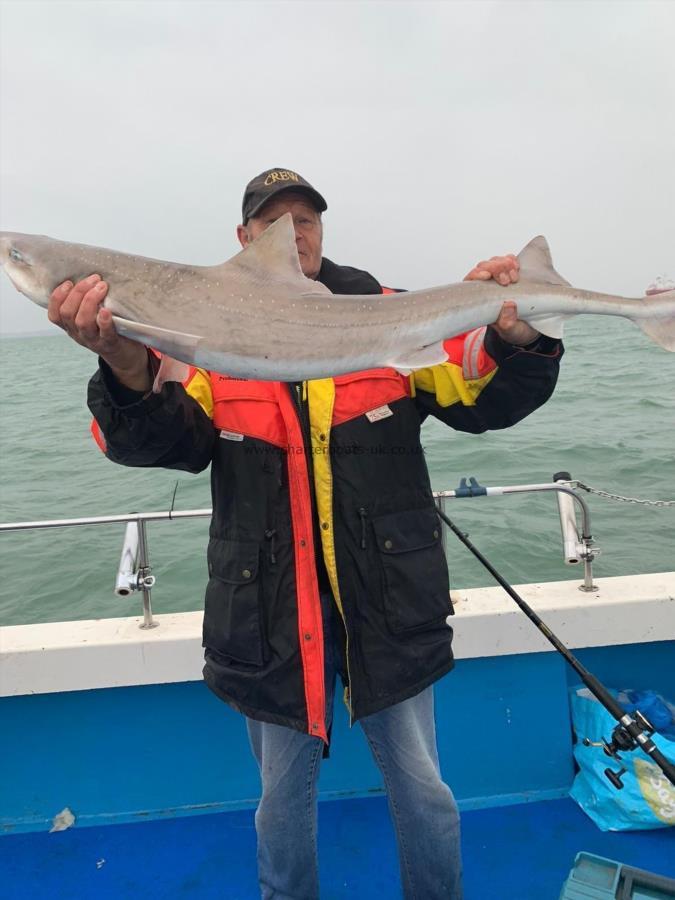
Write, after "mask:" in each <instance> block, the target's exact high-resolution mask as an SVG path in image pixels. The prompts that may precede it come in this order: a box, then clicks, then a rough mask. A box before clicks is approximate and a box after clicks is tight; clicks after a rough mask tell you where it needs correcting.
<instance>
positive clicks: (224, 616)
mask: <svg viewBox="0 0 675 900" xmlns="http://www.w3.org/2000/svg"><path fill="white" fill-rule="evenodd" d="M259 558H260V548H259V546H258V544H257V543H254V542H252V541H226V540H218V539H212V540H211V541H209V549H208V564H209V583H208V585H207V588H206V601H205V605H204V640H203V644H204V646H205V647H208V648H209V649H211V650H215V651H216V652H217V653H220V654H221V655H222V656H227V657H230V658H231V659H233V660H235V661H237V662H241V663H248V664H249V665H254V666H262V665H263V663H264V654H263V633H262V616H261V609H260V582H259V578H258V572H259Z"/></svg>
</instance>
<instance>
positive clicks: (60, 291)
mask: <svg viewBox="0 0 675 900" xmlns="http://www.w3.org/2000/svg"><path fill="white" fill-rule="evenodd" d="M72 287H73V282H72V281H64V282H63V284H60V285H59V286H58V287H56V288H54V290H53V291H52V292H51V294H50V297H49V303H48V305H47V318H48V319H49V321H50V322H52V323H53V324H54V325H60V324H61V306H62V305H63V302H64V300H65V299H66V297H67V296H68V294H69V293H70V290H71V288H72Z"/></svg>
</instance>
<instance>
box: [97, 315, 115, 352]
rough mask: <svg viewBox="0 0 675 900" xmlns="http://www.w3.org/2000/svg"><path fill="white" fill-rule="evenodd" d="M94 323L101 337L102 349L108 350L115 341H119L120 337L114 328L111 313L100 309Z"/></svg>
mask: <svg viewBox="0 0 675 900" xmlns="http://www.w3.org/2000/svg"><path fill="white" fill-rule="evenodd" d="M96 322H97V325H98V329H99V333H100V335H101V344H102V345H103V346H104V347H106V348H109V347H110V346H111V345H113V344H115V342H116V341H119V340H120V336H119V334H118V333H117V329H116V328H115V323H114V322H113V317H112V313H111V312H110V310H109V309H103V308H102V307H101V308H100V309H99V311H98V317H97V319H96Z"/></svg>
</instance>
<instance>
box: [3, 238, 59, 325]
mask: <svg viewBox="0 0 675 900" xmlns="http://www.w3.org/2000/svg"><path fill="white" fill-rule="evenodd" d="M48 241H49V239H48V238H43V237H41V236H39V235H32V234H17V233H15V232H11V231H3V232H0V265H2V267H3V269H4V270H5V272H6V273H7V277H8V278H9V280H10V281H11V282H12V284H13V285H14V287H15V288H16V289H17V291H20V292H21V293H22V294H25V295H26V297H28V298H30V299H31V300H32V301H33V302H34V303H37V304H38V305H39V306H44V307H46V306H47V304H48V303H49V295H50V294H51V292H52V290H53V289H54V288H55V287H56V283H53V282H54V277H53V263H52V260H51V259H49V258H48V257H49V256H51V254H50V251H49V248H48ZM52 253H53V251H52ZM57 283H58V282H57Z"/></svg>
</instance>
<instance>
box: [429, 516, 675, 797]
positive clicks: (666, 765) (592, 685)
mask: <svg viewBox="0 0 675 900" xmlns="http://www.w3.org/2000/svg"><path fill="white" fill-rule="evenodd" d="M436 512H437V513H438V515H439V517H440V518H441V519H442V520H443V522H445V524H446V525H447V526H448V528H449V529H450V530H451V531H452V533H453V534H455V535H456V536H457V537H458V538H459V540H460V541H461V542H462V543H463V544H464V546H465V547H467V548H468V549H469V550H470V551H471V552H472V553H473V555H474V556H475V557H476V559H477V560H479V562H480V563H482V565H483V566H485V568H486V569H487V570H488V572H489V573H490V574H491V575H492V577H493V578H495V579H496V580H497V581H498V582H499V584H500V585H501V586H502V587H503V588H504V590H505V591H506V593H507V594H508V595H509V596H510V597H511V598H512V599H513V600H515V602H516V603H517V604H518V606H519V607H520V609H521V610H522V611H523V612H524V613H525V615H526V616H527V618H528V619H529V620H530V622H532V623H533V624H534V625H536V626H537V628H538V629H539V631H541V633H542V634H543V635H544V637H545V638H546V639H547V640H548V641H549V642H550V643H551V644H553V646H554V647H555V649H556V650H557V651H558V653H560V654H561V655H562V656H563V657H564V658H565V660H566V661H567V663H569V665H570V666H571V667H572V668H573V669H574V671H575V672H576V673H577V675H578V676H579V678H581V680H582V681H583V683H584V684H585V685H586V687H587V688H588V689H589V691H590V692H591V693H592V694H593V696H594V697H596V699H597V700H599V702H600V703H601V704H602V705H603V706H604V707H605V709H606V710H607V712H609V713H610V715H611V716H612V717H613V718H614V719H616V721H617V723H618V724H617V725H616V727H615V728H614V730H613V731H612V737H611V740H610V741H606V740H604V739H603V741H602V744H601V745H600V746H602V748H603V749H604V751H605V753H606V754H607V756H609V757H611V758H612V759H613V760H615V762H617V763H619V766H620V768H619V771H618V772H617V771H616V770H615V769H610V768H607V769H605V775H606V776H607V778H608V779H609V781H610V782H611V783H612V784H613V785H614V787H615V788H617V789H618V790H620V789H621V788H622V787H623V782H622V781H621V776H622V775H623V774H624V773H625V772H626V771H627V769H626V768H625V766H624V765H623V760H622V759H621V756H620V755H619V751H621V752H622V753H628V752H629V751H631V750H635V749H636V747H640V749H641V750H643V751H644V752H645V753H646V754H647V755H648V756H649V757H650V758H651V759H652V761H653V762H654V763H655V764H656V765H657V766H658V767H659V768H660V769H661V771H662V772H663V774H664V775H665V776H666V778H667V779H668V781H669V782H670V783H671V784H672V785H673V786H675V766H674V765H673V764H672V763H670V762H669V761H668V760H667V759H666V757H665V756H664V755H663V753H661V751H660V750H659V748H658V747H657V746H656V744H655V743H654V741H652V739H651V736H652V735H653V734H654V732H655V730H656V729H655V728H654V726H653V725H652V724H651V722H650V721H649V720H648V719H647V717H646V716H644V715H643V714H642V713H641V712H640V711H639V710H635V713H634V714H633V715H630V714H629V713H627V712H626V711H625V710H624V709H623V708H622V707H621V705H620V704H619V702H618V701H617V700H616V699H615V698H614V697H613V696H612V695H611V694H610V692H609V691H608V690H607V688H606V687H605V686H604V684H602V683H601V682H600V681H598V679H597V678H596V677H595V675H593V673H592V672H589V671H588V669H586V668H585V666H582V664H581V663H580V662H579V660H578V659H577V658H576V656H574V654H572V653H570V651H569V650H568V649H567V647H566V646H565V645H564V644H563V643H562V641H561V640H560V639H559V638H558V637H556V635H555V634H553V632H552V631H551V629H550V628H549V627H548V625H547V624H546V623H545V622H544V621H543V620H542V619H541V618H540V617H539V616H538V615H537V613H536V612H535V611H534V610H533V609H532V607H531V606H529V605H528V604H527V603H526V602H525V601H524V600H523V598H522V597H521V596H520V594H519V593H518V592H517V591H516V590H514V588H513V587H512V586H511V585H510V584H509V583H508V581H507V580H506V579H505V578H503V577H502V576H501V575H500V574H499V572H498V571H497V570H496V569H495V567H494V566H493V565H492V564H491V563H490V562H489V560H487V559H486V558H485V557H484V556H483V554H482V553H481V552H480V550H479V549H478V548H477V547H475V546H474V545H473V544H472V543H471V541H470V540H469V538H468V536H467V535H466V534H464V532H463V531H460V530H459V528H457V526H456V525H455V523H454V522H453V521H452V520H451V519H449V518H448V516H446V514H445V513H444V512H443V511H442V510H440V509H438V508H436ZM583 743H584V744H585V745H586V746H590V745H591V741H589V740H588V738H584V741H583Z"/></svg>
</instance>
